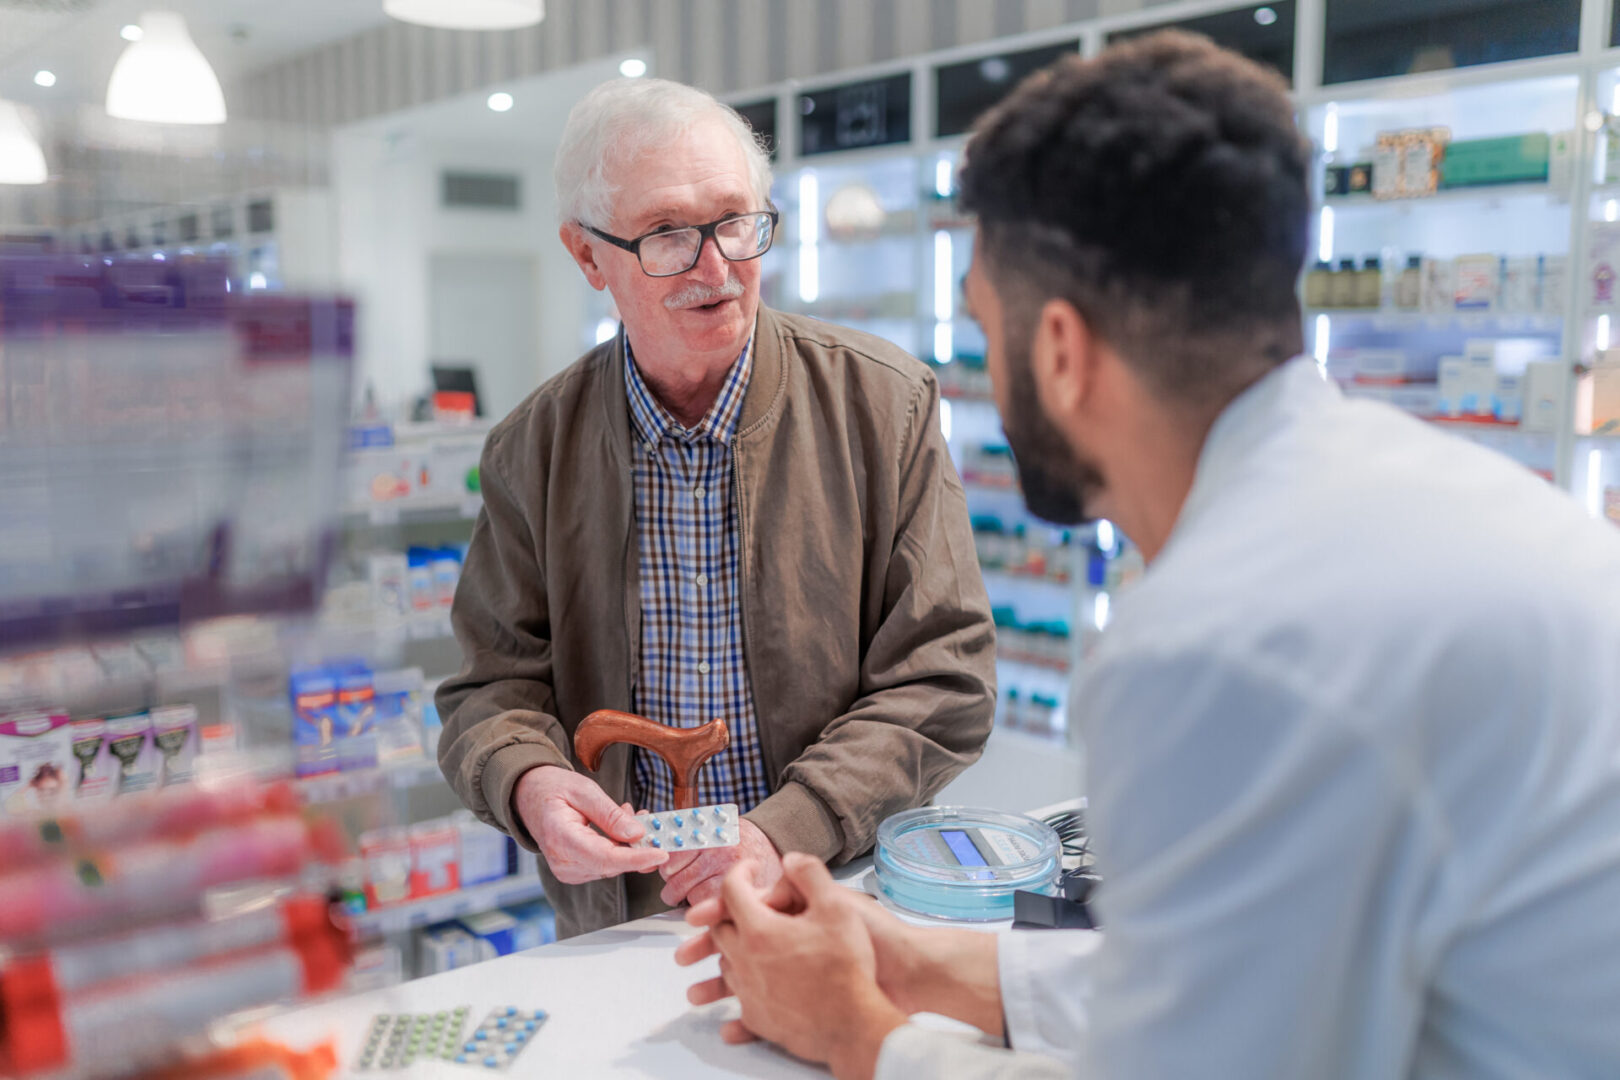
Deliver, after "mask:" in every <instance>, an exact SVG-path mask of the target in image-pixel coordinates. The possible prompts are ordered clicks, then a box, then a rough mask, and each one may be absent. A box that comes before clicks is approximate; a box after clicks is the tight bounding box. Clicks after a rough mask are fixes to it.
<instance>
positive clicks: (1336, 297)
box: [1327, 259, 1360, 308]
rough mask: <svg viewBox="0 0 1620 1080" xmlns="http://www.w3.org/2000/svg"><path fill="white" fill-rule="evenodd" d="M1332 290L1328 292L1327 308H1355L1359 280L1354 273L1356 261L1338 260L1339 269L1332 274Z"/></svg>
mask: <svg viewBox="0 0 1620 1080" xmlns="http://www.w3.org/2000/svg"><path fill="white" fill-rule="evenodd" d="M1331 280H1332V288H1330V289H1329V290H1328V294H1329V295H1328V303H1327V306H1328V307H1334V308H1348V307H1355V306H1356V292H1357V289H1356V285H1357V282H1358V281H1359V280H1360V278H1359V275H1358V274H1357V273H1356V260H1354V259H1340V260H1339V268H1338V269H1337V270H1335V271H1334V272H1333V277H1332V279H1331Z"/></svg>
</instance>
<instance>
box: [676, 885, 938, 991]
mask: <svg viewBox="0 0 1620 1080" xmlns="http://www.w3.org/2000/svg"><path fill="white" fill-rule="evenodd" d="M808 858H809V856H805V855H800V854H789V855H787V856H786V857H784V858H783V860H782V864H783V868H784V871H786V868H787V867H789V866H791V865H792V864H793V863H794V862H797V861H798V860H799V859H808ZM810 861H811V862H815V860H813V859H811V860H810ZM817 865H819V864H817ZM796 876H800V875H796V874H793V873H788V872H785V873H784V875H783V876H782V877H781V878H780V879H779V880H778V881H777V883H776V885H775V886H774V887H773V888H772V889H771V890H770V891H769V892H768V893H766V894H765V896H764V902H765V904H766V906H767V907H769V908H771V909H772V910H773V911H779V912H781V913H782V914H784V915H798V914H800V913H801V912H803V911H804V909H805V899H804V896H803V894H801V893H800V892H799V889H798V887H797V886H796V885H795V884H794V879H795V877H796ZM828 902H829V903H836V904H841V905H844V906H846V907H848V908H849V910H850V911H852V912H854V913H855V915H856V916H857V917H858V918H859V919H860V920H861V923H862V924H863V925H864V926H865V927H866V932H867V934H868V936H869V937H870V938H871V939H872V952H873V956H874V957H875V958H876V960H877V983H878V988H879V989H881V990H882V991H883V993H884V994H885V995H887V996H888V998H889V1000H890V1001H892V1002H894V1004H895V1006H896V1007H897V1008H898V1009H900V1011H901V1012H904V1013H906V1014H908V1015H909V1014H911V1013H915V1012H924V1011H926V1009H925V1007H924V1006H923V1005H922V1004H921V1003H919V1002H918V1000H917V998H918V993H917V990H918V987H917V983H918V981H919V975H918V974H917V972H918V970H919V968H920V967H921V963H920V961H921V959H922V958H923V957H924V956H925V955H926V951H927V950H926V945H925V943H924V942H922V941H920V940H919V938H921V937H922V936H923V935H924V934H926V932H927V931H926V930H924V929H922V928H919V927H915V926H911V925H909V924H907V923H905V922H902V921H901V920H899V919H897V918H895V917H894V916H893V915H892V914H890V913H889V912H888V911H885V910H884V908H883V905H882V904H880V903H878V902H877V901H876V900H875V899H873V898H872V897H871V896H870V895H868V894H867V893H864V892H861V891H859V890H856V889H849V888H841V889H840V890H839V893H838V894H837V895H835V896H834V897H832V898H831V899H829V901H828ZM730 919H731V916H730V915H729V914H728V913H727V911H726V905H725V901H724V899H723V898H722V897H719V896H716V897H714V898H713V899H710V900H704V901H702V902H700V903H696V904H693V905H692V907H691V909H690V910H688V911H687V913H686V921H687V923H689V924H690V925H692V926H701V927H704V928H705V930H704V932H703V933H701V934H698V935H697V936H695V937H690V938H687V939H686V940H685V941H683V942H681V944H680V945H679V946H678V947H677V948H676V949H675V962H676V963H677V964H680V965H681V966H683V967H685V966H689V965H691V964H695V963H697V962H698V961H699V960H702V959H704V958H705V957H709V956H713V955H714V954H715V953H716V952H718V951H719V949H718V948H717V947H716V946H715V943H714V936H713V933H712V930H713V928H714V927H715V926H718V925H719V924H720V923H723V922H728V921H730ZM686 996H687V999H688V1000H689V1001H691V1002H692V1004H694V1005H706V1004H708V1003H709V1002H711V1001H717V1000H719V999H720V998H723V997H729V996H730V993H729V992H728V991H726V990H725V987H724V983H723V980H721V979H711V980H710V981H708V982H704V983H698V984H696V985H695V986H693V987H692V988H691V989H690V990H688V991H687V995H686Z"/></svg>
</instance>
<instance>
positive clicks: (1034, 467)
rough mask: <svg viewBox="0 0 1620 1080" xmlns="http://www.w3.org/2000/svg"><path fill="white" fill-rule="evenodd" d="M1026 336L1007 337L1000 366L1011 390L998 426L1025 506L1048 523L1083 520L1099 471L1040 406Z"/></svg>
mask: <svg viewBox="0 0 1620 1080" xmlns="http://www.w3.org/2000/svg"><path fill="white" fill-rule="evenodd" d="M1030 336H1031V335H1029V334H1022V335H1019V337H1020V338H1022V340H1018V341H1009V342H1008V346H1009V347H1008V350H1007V362H1006V365H1005V367H1006V370H1007V373H1008V378H1009V380H1010V386H1009V388H1008V389H1009V390H1010V391H1011V393H1010V394H1009V395H1008V398H1009V405H1008V409H1007V415H1006V416H1004V417H1002V418H1001V425H1002V430H1003V431H1004V432H1005V433H1006V436H1007V446H1008V447H1009V448H1011V450H1012V455H1013V464H1014V465H1015V466H1017V469H1018V485H1019V487H1020V488H1021V489H1022V490H1023V494H1024V504H1025V505H1026V506H1028V507H1029V512H1030V513H1032V514H1034V515H1035V516H1036V517H1038V518H1042V519H1043V520H1046V521H1049V522H1051V523H1052V524H1054V525H1084V524H1087V523H1089V522H1091V521H1094V520H1095V515H1093V514H1091V513H1089V512H1088V511H1087V509H1086V497H1087V494H1088V493H1090V492H1095V491H1097V490H1098V489H1100V488H1101V487H1102V474H1101V473H1100V472H1099V471H1098V470H1097V468H1096V467H1095V466H1093V465H1092V464H1091V463H1090V462H1087V461H1083V460H1081V459H1080V458H1079V457H1077V456H1076V455H1075V452H1074V450H1073V448H1072V447H1070V446H1069V442H1068V440H1067V439H1065V438H1064V437H1063V433H1062V432H1061V431H1059V430H1058V429H1057V425H1056V424H1054V423H1052V421H1051V420H1049V419H1047V416H1046V413H1045V411H1044V410H1043V409H1042V408H1041V403H1040V399H1039V397H1038V395H1037V394H1036V392H1035V373H1034V370H1033V367H1032V365H1031V363H1030V355H1029V352H1030V341H1029V338H1030ZM1014 346H1016V347H1014Z"/></svg>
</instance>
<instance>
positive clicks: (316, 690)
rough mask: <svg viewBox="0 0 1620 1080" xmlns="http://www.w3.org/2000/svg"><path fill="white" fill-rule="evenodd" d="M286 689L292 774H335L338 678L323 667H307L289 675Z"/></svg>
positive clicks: (336, 760)
mask: <svg viewBox="0 0 1620 1080" xmlns="http://www.w3.org/2000/svg"><path fill="white" fill-rule="evenodd" d="M288 690H289V693H290V695H291V697H292V710H293V753H294V757H295V761H294V769H295V771H296V772H297V774H298V775H299V776H320V775H322V774H324V773H331V772H337V771H338V767H339V762H338V754H337V743H336V739H337V730H338V728H337V696H338V695H337V679H335V678H334V677H333V675H332V672H330V671H329V670H327V669H326V668H306V669H303V670H300V671H294V672H293V673H292V675H291V677H290V678H289V680H288Z"/></svg>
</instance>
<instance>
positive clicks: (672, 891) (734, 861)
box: [658, 818, 782, 907]
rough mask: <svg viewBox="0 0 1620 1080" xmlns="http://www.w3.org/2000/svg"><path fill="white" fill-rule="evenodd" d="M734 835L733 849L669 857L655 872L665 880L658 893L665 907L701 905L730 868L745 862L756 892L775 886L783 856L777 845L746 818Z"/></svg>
mask: <svg viewBox="0 0 1620 1080" xmlns="http://www.w3.org/2000/svg"><path fill="white" fill-rule="evenodd" d="M737 834H738V839H737V843H736V845H735V846H733V847H723V848H708V849H706V850H703V851H693V852H684V853H677V854H674V855H671V856H670V859H669V862H667V863H665V864H664V865H663V867H662V868H661V869H660V870H659V871H658V872H659V873H660V874H662V875H663V876H664V882H665V884H664V890H663V892H661V893H659V897H660V898H661V899H662V900H663V901H664V903H666V904H668V905H669V906H670V907H676V906H678V905H679V904H681V903H682V902H683V901H684V902H686V903H690V904H701V903H703V902H704V901H705V900H712V899H714V898H716V897H718V896H719V895H720V882H721V881H723V880H724V879H725V876H726V874H727V873H728V872H730V870H731V868H732V867H734V866H738V865H740V864H742V863H744V862H747V863H751V864H752V865H753V872H752V873H753V883H754V887H755V888H757V889H762V890H766V889H770V888H771V886H773V885H775V884H776V883H777V881H778V880H780V879H781V877H782V856H781V855H779V854H778V853H777V850H776V845H775V844H773V843H771V839H770V837H768V836H766V835H765V833H764V832H762V831H761V830H760V828H759V826H757V825H755V824H754V823H753V822H752V821H749V820H748V819H747V818H743V819H742V824H741V827H740V828H739V829H738V830H737Z"/></svg>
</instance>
